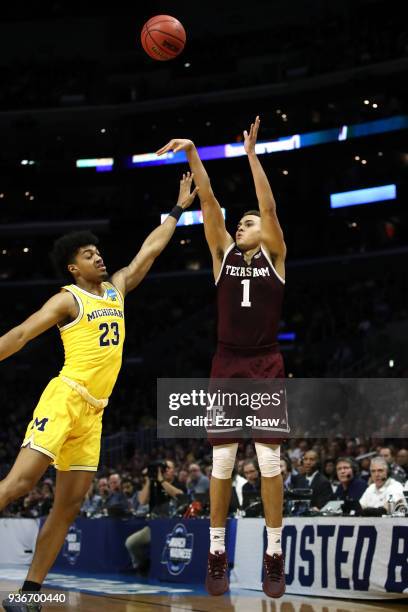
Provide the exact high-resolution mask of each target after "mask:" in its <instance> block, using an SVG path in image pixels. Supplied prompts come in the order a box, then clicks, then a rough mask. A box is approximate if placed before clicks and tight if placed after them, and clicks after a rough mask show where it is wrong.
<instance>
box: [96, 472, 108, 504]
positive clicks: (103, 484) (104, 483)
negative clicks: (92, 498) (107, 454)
mask: <svg viewBox="0 0 408 612" xmlns="http://www.w3.org/2000/svg"><path fill="white" fill-rule="evenodd" d="M98 493H99V495H100V496H101V499H102V501H103V502H104V501H105V500H106V499H107V498H108V496H109V485H108V479H107V478H105V477H102V478H99V480H98Z"/></svg>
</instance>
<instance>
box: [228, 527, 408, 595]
mask: <svg viewBox="0 0 408 612" xmlns="http://www.w3.org/2000/svg"><path fill="white" fill-rule="evenodd" d="M264 525H265V523H264V520H263V519H247V518H246V519H240V520H239V521H238V525H237V539H236V549H235V566H234V570H233V572H232V576H231V579H232V580H231V581H232V582H233V583H234V584H235V585H236V586H238V585H239V586H241V587H243V588H245V587H246V588H253V589H261V579H262V558H263V553H264V550H265V548H264V546H265V536H264ZM283 525H284V528H283V532H282V550H283V552H284V554H285V574H286V585H287V588H286V592H287V593H290V594H299V595H324V596H326V597H329V596H333V597H345V598H363V599H373V598H379V599H384V598H389V599H393V598H400V597H401V598H407V596H408V520H407V519H406V518H391V517H390V518H388V517H384V518H355V517H350V518H347V517H346V518H345V517H340V518H330V517H310V518H306V517H305V518H286V519H284V523H283Z"/></svg>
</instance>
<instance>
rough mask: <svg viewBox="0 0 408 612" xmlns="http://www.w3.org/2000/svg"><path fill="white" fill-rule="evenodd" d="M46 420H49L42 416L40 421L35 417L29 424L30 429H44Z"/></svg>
mask: <svg viewBox="0 0 408 612" xmlns="http://www.w3.org/2000/svg"><path fill="white" fill-rule="evenodd" d="M48 421H49V419H48V417H44V418H43V419H41V421H39V420H38V419H37V417H35V419H34V423H33V424H32V425H31V429H34V427H35V428H36V429H37V431H44V429H45V426H46V424H47V423H48Z"/></svg>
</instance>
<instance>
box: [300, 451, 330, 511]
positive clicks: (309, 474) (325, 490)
mask: <svg viewBox="0 0 408 612" xmlns="http://www.w3.org/2000/svg"><path fill="white" fill-rule="evenodd" d="M303 467H304V472H305V478H306V480H307V484H308V486H309V487H310V488H311V489H312V491H313V493H312V500H311V503H310V505H311V508H312V509H313V510H320V509H321V508H323V506H325V505H326V504H327V502H328V501H329V499H330V498H331V496H332V493H333V491H332V488H331V485H330V482H329V481H328V480H327V478H326V476H323V474H321V473H320V472H319V467H320V466H319V457H318V455H317V453H316V451H314V450H309V451H307V452H306V453H305V454H304V456H303Z"/></svg>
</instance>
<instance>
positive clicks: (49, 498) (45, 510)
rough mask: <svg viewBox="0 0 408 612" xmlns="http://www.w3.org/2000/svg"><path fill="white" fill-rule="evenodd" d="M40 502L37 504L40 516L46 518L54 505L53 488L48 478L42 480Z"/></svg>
mask: <svg viewBox="0 0 408 612" xmlns="http://www.w3.org/2000/svg"><path fill="white" fill-rule="evenodd" d="M40 492H41V501H40V502H39V512H40V516H47V515H48V514H49V513H50V511H51V508H52V506H53V504H54V487H53V482H52V480H51V479H50V478H47V479H46V480H44V482H43V483H42V485H41V489H40Z"/></svg>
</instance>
